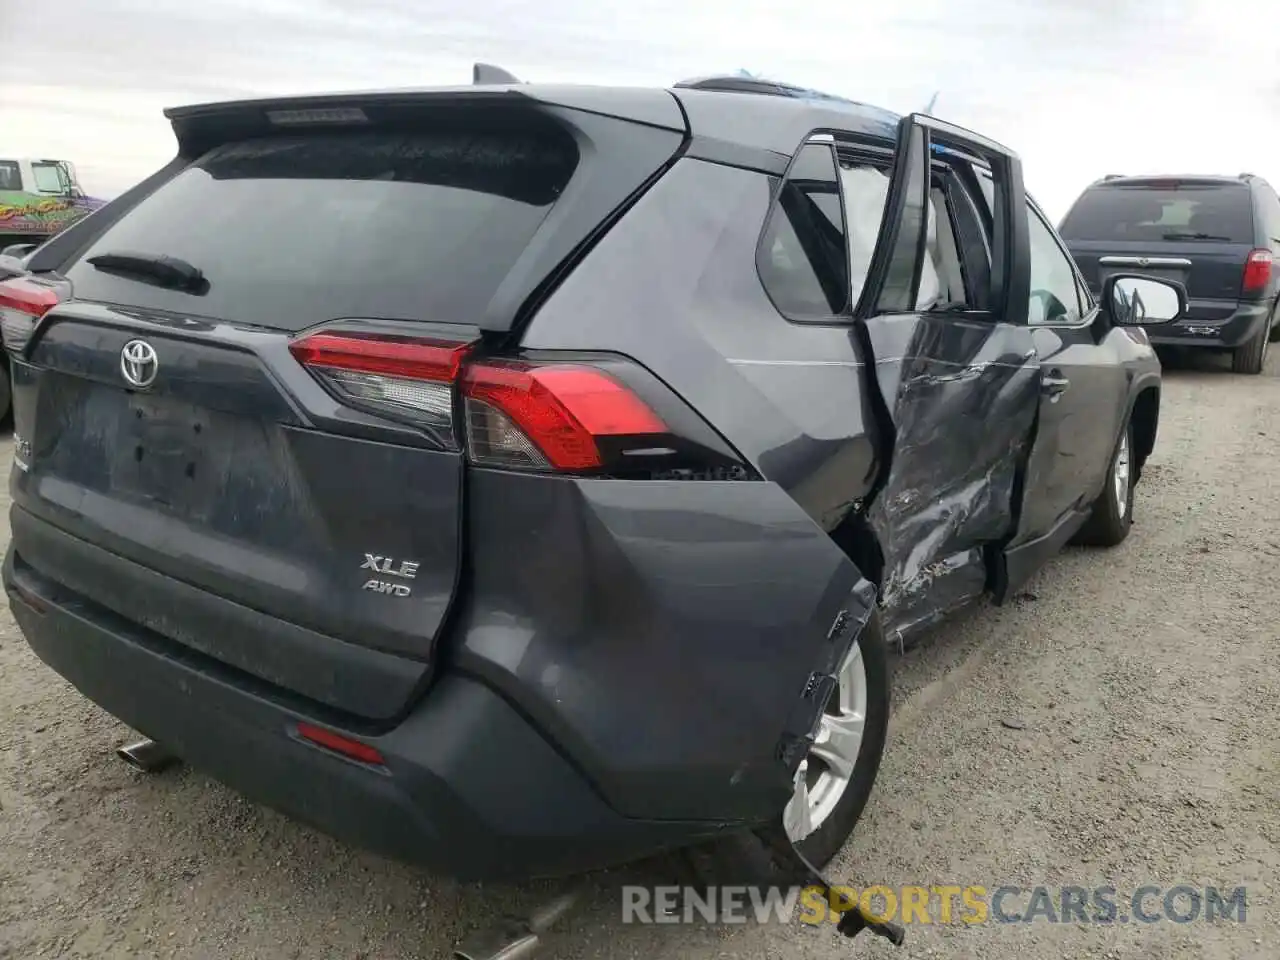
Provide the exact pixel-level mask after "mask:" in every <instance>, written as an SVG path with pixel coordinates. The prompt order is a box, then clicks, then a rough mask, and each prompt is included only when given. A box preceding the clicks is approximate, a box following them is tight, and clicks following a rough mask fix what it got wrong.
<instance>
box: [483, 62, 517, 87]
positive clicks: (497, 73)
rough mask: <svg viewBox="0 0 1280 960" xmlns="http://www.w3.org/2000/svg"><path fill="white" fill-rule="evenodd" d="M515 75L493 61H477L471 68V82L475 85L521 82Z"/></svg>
mask: <svg viewBox="0 0 1280 960" xmlns="http://www.w3.org/2000/svg"><path fill="white" fill-rule="evenodd" d="M520 82H521V81H519V80H517V79H516V77H515V75H514V74H512V73H510V72H508V71H506V70H503V69H502V68H501V67H495V66H494V65H493V64H491V63H477V64H476V65H475V66H474V67H472V68H471V83H472V85H473V86H477V87H479V86H487V85H488V84H507V83H520Z"/></svg>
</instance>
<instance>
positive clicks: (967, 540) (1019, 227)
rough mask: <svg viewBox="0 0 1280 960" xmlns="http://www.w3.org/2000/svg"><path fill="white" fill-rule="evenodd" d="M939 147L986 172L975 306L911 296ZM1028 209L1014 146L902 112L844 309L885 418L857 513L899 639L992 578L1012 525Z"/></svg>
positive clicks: (1021, 427)
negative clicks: (876, 466) (951, 308)
mask: <svg viewBox="0 0 1280 960" xmlns="http://www.w3.org/2000/svg"><path fill="white" fill-rule="evenodd" d="M935 159H942V160H943V161H944V162H945V163H947V164H949V165H952V166H953V167H954V168H955V169H956V170H957V172H960V171H962V170H963V169H964V167H965V165H966V164H973V163H976V164H979V165H981V166H983V167H985V168H987V169H990V170H991V171H992V173H993V176H994V178H995V179H994V182H993V186H994V187H995V188H996V189H995V191H994V196H995V200H996V202H995V204H994V205H993V207H994V209H989V210H988V211H987V214H988V216H987V218H986V219H985V220H983V223H982V226H983V228H984V229H985V232H986V239H987V243H988V248H989V251H990V258H989V263H988V265H989V271H988V273H987V280H988V283H987V288H988V289H987V291H986V293H987V295H986V297H985V298H984V300H985V309H982V310H977V309H970V310H965V311H962V312H948V313H938V312H929V311H921V310H919V309H918V308H917V296H918V291H919V286H920V277H921V272H922V268H923V260H924V257H925V255H926V243H927V236H928V234H927V227H928V205H929V204H930V203H931V191H932V183H933V180H932V173H933V169H934V161H935ZM961 179H962V180H963V176H962V177H961ZM915 191H918V195H917V196H915V198H914V201H915V203H914V206H915V209H912V205H913V204H912V201H913V197H912V194H913V192H915ZM1024 209H1025V190H1024V187H1023V183H1022V167H1021V161H1020V160H1019V159H1018V157H1017V155H1016V154H1014V153H1013V151H1011V150H1009V149H1007V148H1005V147H1003V146H1001V145H1000V144H998V143H995V142H994V141H992V140H989V139H987V138H985V137H982V136H981V135H979V134H975V133H973V132H971V131H968V130H965V129H963V128H961V127H957V126H954V125H952V124H948V123H946V122H944V121H940V120H937V119H936V118H933V117H928V116H925V115H923V114H912V115H910V116H907V117H904V118H903V119H902V121H901V122H900V124H899V128H898V136H897V145H896V149H895V152H894V156H893V164H892V174H891V179H890V186H889V192H888V198H887V200H886V204H885V215H884V218H883V220H882V223H881V228H880V234H879V237H878V239H877V242H876V247H875V252H874V253H873V255H872V258H871V263H870V268H869V270H868V272H867V278H866V282H865V285H864V287H863V291H862V295H861V297H860V298H859V301H858V303H857V305H856V307H855V310H854V316H855V318H856V321H857V323H856V327H857V329H858V331H859V334H860V335H861V336H862V337H863V338H864V344H863V346H864V349H865V351H866V354H867V356H869V357H871V358H873V359H874V362H873V363H872V364H871V365H869V367H868V375H869V376H870V377H871V379H872V380H873V384H871V385H870V386H871V388H872V389H873V390H874V391H875V392H877V393H878V395H879V399H880V401H881V402H882V404H883V407H882V409H883V410H884V412H885V413H884V419H885V420H886V421H887V422H886V424H885V427H886V430H885V435H886V437H887V440H888V442H887V443H885V447H886V449H885V450H884V451H883V452H884V461H885V463H884V467H883V469H882V472H881V476H880V478H879V480H878V484H877V487H876V489H875V490H874V491H873V493H872V495H871V496H870V497H869V498H868V501H869V506H868V508H867V513H866V516H867V520H868V522H869V524H870V526H871V528H872V530H873V531H874V532H875V534H876V537H877V540H878V541H879V544H880V547H881V552H882V554H883V556H884V565H883V571H882V577H881V580H882V582H881V601H882V604H883V607H884V610H885V624H886V630H887V632H889V633H890V635H893V634H895V633H896V634H897V635H898V637H899V638H901V636H902V635H903V634H904V633H907V632H911V631H914V629H916V628H918V627H921V626H926V625H928V624H929V623H932V622H936V621H937V620H940V619H942V618H943V617H944V616H946V614H948V613H949V612H950V611H951V610H952V609H953V608H955V607H959V606H962V605H964V604H965V603H967V602H969V601H971V600H973V599H976V598H977V597H978V596H980V595H981V594H982V593H983V592H984V591H986V590H989V589H991V588H992V586H993V585H994V583H995V578H996V577H995V575H996V573H997V571H998V568H999V560H1000V558H1001V556H1002V554H1001V547H1002V545H1003V543H1005V542H1006V541H1007V539H1008V538H1009V537H1010V536H1011V535H1012V533H1013V531H1014V529H1015V528H1016V524H1017V511H1018V508H1019V482H1020V477H1021V475H1022V472H1023V468H1024V465H1025V461H1026V455H1027V452H1028V450H1029V448H1030V445H1031V443H1032V440H1033V435H1034V422H1035V413H1036V409H1037V401H1036V397H1038V395H1039V390H1040V372H1039V365H1038V361H1037V359H1036V356H1035V351H1034V349H1033V348H1032V345H1031V333H1030V331H1029V329H1028V327H1027V323H1026V319H1027V306H1028V298H1029V286H1028V282H1029V271H1028V264H1029V251H1028V245H1027V244H1028V242H1027V220H1026V216H1025V214H1024V213H1023V211H1024ZM980 219H981V217H980ZM906 264H909V269H907V267H906Z"/></svg>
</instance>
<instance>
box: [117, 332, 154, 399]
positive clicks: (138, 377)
mask: <svg viewBox="0 0 1280 960" xmlns="http://www.w3.org/2000/svg"><path fill="white" fill-rule="evenodd" d="M120 372H121V373H122V374H124V379H125V382H126V383H128V384H129V385H130V386H131V387H139V388H145V387H149V386H151V384H153V383H154V382H155V379H156V374H157V373H159V372H160V358H159V357H157V356H156V348H155V347H153V346H151V344H149V343H147V341H145V340H130V341H129V342H128V343H126V344H125V345H124V349H123V350H121V351H120Z"/></svg>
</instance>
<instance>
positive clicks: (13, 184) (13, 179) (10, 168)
mask: <svg viewBox="0 0 1280 960" xmlns="http://www.w3.org/2000/svg"><path fill="white" fill-rule="evenodd" d="M21 189H22V170H21V169H20V168H19V167H18V165H17V164H16V163H15V162H14V161H12V160H0V190H21Z"/></svg>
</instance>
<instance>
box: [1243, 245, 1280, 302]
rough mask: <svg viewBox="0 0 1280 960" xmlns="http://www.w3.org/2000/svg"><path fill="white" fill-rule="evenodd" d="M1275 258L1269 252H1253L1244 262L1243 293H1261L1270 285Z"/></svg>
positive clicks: (1264, 250)
mask: <svg viewBox="0 0 1280 960" xmlns="http://www.w3.org/2000/svg"><path fill="white" fill-rule="evenodd" d="M1274 261H1275V258H1274V257H1273V256H1272V255H1271V251H1270V250H1266V249H1263V250H1254V251H1253V252H1252V253H1250V254H1249V259H1248V260H1246V261H1245V262H1244V283H1243V287H1244V292H1245V293H1261V292H1262V291H1263V290H1265V289H1266V288H1267V286H1268V285H1269V284H1270V283H1271V269H1272V266H1273V264H1274Z"/></svg>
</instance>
